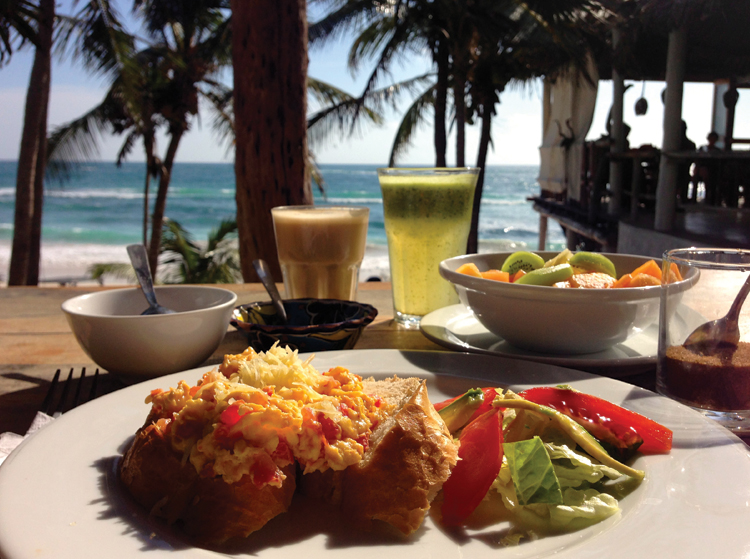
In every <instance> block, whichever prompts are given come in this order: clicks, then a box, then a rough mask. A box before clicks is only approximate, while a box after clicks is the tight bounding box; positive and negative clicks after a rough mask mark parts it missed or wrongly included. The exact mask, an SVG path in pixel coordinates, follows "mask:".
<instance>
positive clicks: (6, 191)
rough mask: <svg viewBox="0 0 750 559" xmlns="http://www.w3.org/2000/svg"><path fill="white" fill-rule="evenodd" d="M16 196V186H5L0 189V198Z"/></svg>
mask: <svg viewBox="0 0 750 559" xmlns="http://www.w3.org/2000/svg"><path fill="white" fill-rule="evenodd" d="M15 195H16V188H15V187H14V186H3V187H1V188H0V198H4V197H5V196H8V197H10V198H13V197H15Z"/></svg>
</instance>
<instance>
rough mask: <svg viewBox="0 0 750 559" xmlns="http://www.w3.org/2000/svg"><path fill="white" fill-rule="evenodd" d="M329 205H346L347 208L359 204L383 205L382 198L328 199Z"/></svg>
mask: <svg viewBox="0 0 750 559" xmlns="http://www.w3.org/2000/svg"><path fill="white" fill-rule="evenodd" d="M326 202H327V203H328V204H346V205H347V206H351V205H358V204H382V203H383V199H382V198H327V199H326Z"/></svg>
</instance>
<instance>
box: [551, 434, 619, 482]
mask: <svg viewBox="0 0 750 559" xmlns="http://www.w3.org/2000/svg"><path fill="white" fill-rule="evenodd" d="M544 446H545V448H546V449H547V454H549V457H550V460H551V461H552V465H553V467H554V469H555V475H557V479H558V481H559V482H560V486H561V487H562V488H565V487H578V488H580V487H581V485H582V484H584V483H585V484H589V485H591V484H595V483H598V482H600V481H603V480H604V481H606V479H613V480H614V479H618V478H619V477H621V475H622V474H620V472H618V471H617V470H615V469H614V468H610V467H609V466H604V465H603V464H599V463H597V462H594V461H593V460H592V459H591V458H589V457H588V456H587V455H585V454H581V453H580V452H576V451H575V450H572V449H571V448H569V447H568V446H567V445H556V444H550V443H545V444H544ZM605 478H606V479H605Z"/></svg>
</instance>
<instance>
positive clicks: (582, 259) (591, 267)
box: [568, 252, 617, 279]
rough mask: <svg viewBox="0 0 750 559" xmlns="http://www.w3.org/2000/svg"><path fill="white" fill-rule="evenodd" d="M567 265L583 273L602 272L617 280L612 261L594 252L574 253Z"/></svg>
mask: <svg viewBox="0 0 750 559" xmlns="http://www.w3.org/2000/svg"><path fill="white" fill-rule="evenodd" d="M568 264H570V265H571V266H573V267H574V268H577V269H579V270H583V271H585V272H602V273H604V274H607V275H610V276H612V277H613V278H615V279H617V270H616V269H615V265H614V264H613V263H612V261H611V260H610V259H609V258H607V257H606V256H604V255H603V254H599V253H596V252H576V253H575V254H574V255H573V256H571V257H570V260H568Z"/></svg>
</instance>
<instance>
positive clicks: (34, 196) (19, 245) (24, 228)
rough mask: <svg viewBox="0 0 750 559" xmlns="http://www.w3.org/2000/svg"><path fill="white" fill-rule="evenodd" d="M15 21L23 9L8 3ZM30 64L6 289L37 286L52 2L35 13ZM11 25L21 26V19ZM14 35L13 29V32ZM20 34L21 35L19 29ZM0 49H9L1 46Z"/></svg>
mask: <svg viewBox="0 0 750 559" xmlns="http://www.w3.org/2000/svg"><path fill="white" fill-rule="evenodd" d="M13 4H15V6H12V7H15V8H17V10H19V11H16V12H15V13H16V15H18V14H19V13H23V12H24V11H27V10H28V9H29V5H28V3H27V2H11V5H13ZM36 8H37V9H36V14H35V21H34V22H33V23H34V25H35V27H36V30H35V33H34V34H33V37H30V40H32V41H33V42H34V45H35V47H36V48H35V50H34V63H33V66H32V68H31V76H30V78H29V88H28V90H27V93H26V107H25V112H24V121H23V132H22V135H21V149H20V152H19V155H18V171H17V173H16V205H15V215H14V221H13V223H14V228H13V249H12V253H11V258H10V270H9V272H8V285H36V284H37V283H39V252H40V245H41V234H42V201H43V197H44V167H45V163H46V149H47V108H48V106H49V89H50V81H51V78H52V34H53V30H54V22H55V2H54V0H39V5H38V6H37V7H36ZM15 22H16V23H20V24H22V25H27V24H28V23H29V21H28V20H26V19H25V17H18V18H17V19H16V20H15ZM16 29H19V28H16ZM19 31H20V32H21V33H23V32H24V30H23V29H19ZM5 44H6V45H8V44H10V43H7V42H5Z"/></svg>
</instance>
